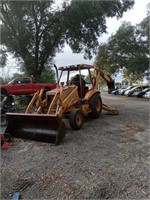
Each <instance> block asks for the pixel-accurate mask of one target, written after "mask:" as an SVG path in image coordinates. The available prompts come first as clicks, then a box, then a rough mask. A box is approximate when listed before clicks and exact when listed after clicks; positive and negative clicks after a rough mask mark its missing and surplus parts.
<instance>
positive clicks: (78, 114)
mask: <svg viewBox="0 0 150 200" xmlns="http://www.w3.org/2000/svg"><path fill="white" fill-rule="evenodd" d="M83 123H84V116H83V113H82V111H81V110H79V109H74V110H72V111H71V112H70V114H69V124H70V127H71V128H72V129H74V130H79V129H81V127H82V126H83Z"/></svg>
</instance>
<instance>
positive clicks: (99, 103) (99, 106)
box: [95, 99, 101, 112]
mask: <svg viewBox="0 0 150 200" xmlns="http://www.w3.org/2000/svg"><path fill="white" fill-rule="evenodd" d="M95 106H96V110H97V112H99V111H100V110H101V102H100V100H99V99H97V100H96V105H95Z"/></svg>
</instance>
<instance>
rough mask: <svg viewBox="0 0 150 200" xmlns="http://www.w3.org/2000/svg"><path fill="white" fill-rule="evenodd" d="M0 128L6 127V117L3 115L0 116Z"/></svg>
mask: <svg viewBox="0 0 150 200" xmlns="http://www.w3.org/2000/svg"><path fill="white" fill-rule="evenodd" d="M1 126H7V117H6V115H5V114H1Z"/></svg>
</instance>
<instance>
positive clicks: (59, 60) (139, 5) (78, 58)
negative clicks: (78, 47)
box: [54, 0, 149, 67]
mask: <svg viewBox="0 0 150 200" xmlns="http://www.w3.org/2000/svg"><path fill="white" fill-rule="evenodd" d="M148 3H149V0H135V5H134V7H133V8H132V9H131V10H129V11H127V12H126V13H124V15H123V17H122V18H121V19H119V20H117V18H116V17H113V18H109V19H108V20H107V27H108V28H107V34H103V35H102V37H101V38H100V39H99V41H100V42H106V41H107V39H108V38H109V37H110V36H111V34H115V32H116V31H117V29H118V28H119V26H120V25H121V23H122V22H123V21H127V22H128V21H129V22H131V24H132V25H136V24H138V23H140V22H141V21H142V20H143V19H144V18H145V17H146V14H147V11H146V5H147V4H148ZM62 51H63V52H62V53H58V54H57V55H56V57H55V59H54V60H55V64H56V65H57V66H58V67H59V66H65V65H71V64H79V63H85V64H93V61H94V56H93V58H92V59H91V60H85V59H84V58H83V54H74V53H72V50H71V49H70V47H69V46H68V45H66V46H65V47H64V49H63V50H62Z"/></svg>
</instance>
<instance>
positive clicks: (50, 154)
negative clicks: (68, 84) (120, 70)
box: [0, 93, 150, 200]
mask: <svg viewBox="0 0 150 200" xmlns="http://www.w3.org/2000/svg"><path fill="white" fill-rule="evenodd" d="M102 100H103V102H104V103H105V104H108V105H110V106H113V107H116V108H118V109H119V112H120V114H119V115H116V116H112V115H107V114H106V112H105V111H103V112H102V114H101V116H100V118H99V119H96V120H91V119H86V120H85V124H84V126H83V128H82V129H81V130H79V131H73V130H72V129H71V128H70V127H69V125H68V123H67V133H66V137H65V139H64V140H63V142H62V143H61V144H60V145H58V146H55V145H54V144H49V143H42V142H36V141H27V140H21V139H15V141H14V145H13V146H10V147H9V148H8V149H6V150H1V198H0V199H2V200H4V199H11V198H12V195H13V193H14V192H19V193H20V195H21V196H22V199H27V200H30V199H42V200H43V199H136V200H137V199H150V187H149V186H150V184H149V183H150V182H149V177H150V176H149V172H150V171H149V161H150V151H149V147H150V137H149V133H150V132H149V127H150V126H149V105H150V104H149V100H148V99H144V98H142V99H139V98H134V97H125V96H112V95H108V94H106V93H104V94H102Z"/></svg>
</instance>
